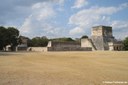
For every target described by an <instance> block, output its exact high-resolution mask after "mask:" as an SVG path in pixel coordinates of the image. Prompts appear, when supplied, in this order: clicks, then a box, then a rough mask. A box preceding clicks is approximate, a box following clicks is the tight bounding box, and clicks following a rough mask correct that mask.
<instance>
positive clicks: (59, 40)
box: [50, 37, 75, 42]
mask: <svg viewBox="0 0 128 85" xmlns="http://www.w3.org/2000/svg"><path fill="white" fill-rule="evenodd" d="M50 40H52V41H57V42H68V41H69V42H70V41H71V42H74V41H75V40H73V39H72V38H70V37H67V38H66V37H64V38H54V39H50Z"/></svg>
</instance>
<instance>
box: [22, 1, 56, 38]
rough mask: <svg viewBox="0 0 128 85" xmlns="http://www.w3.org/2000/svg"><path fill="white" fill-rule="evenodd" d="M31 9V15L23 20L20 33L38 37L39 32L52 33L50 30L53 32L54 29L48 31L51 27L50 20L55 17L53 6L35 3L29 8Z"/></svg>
mask: <svg viewBox="0 0 128 85" xmlns="http://www.w3.org/2000/svg"><path fill="white" fill-rule="evenodd" d="M31 9H32V13H31V14H30V16H29V17H27V18H26V19H25V21H24V23H23V25H22V26H21V28H20V31H21V33H22V34H23V35H31V36H32V35H33V34H37V36H40V35H41V32H43V33H44V32H45V33H47V32H49V33H53V32H51V30H54V29H55V28H53V29H50V28H51V27H50V26H53V25H52V24H51V21H50V20H52V19H53V18H54V17H55V15H56V12H55V10H54V9H53V5H51V4H50V3H48V2H43V3H36V4H33V5H32V6H31ZM46 29H47V30H46Z"/></svg>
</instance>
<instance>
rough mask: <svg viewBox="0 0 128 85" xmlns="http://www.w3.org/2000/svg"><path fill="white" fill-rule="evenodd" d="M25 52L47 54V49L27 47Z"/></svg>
mask: <svg viewBox="0 0 128 85" xmlns="http://www.w3.org/2000/svg"><path fill="white" fill-rule="evenodd" d="M27 51H35V52H47V51H48V49H47V47H29V48H28V49H27Z"/></svg>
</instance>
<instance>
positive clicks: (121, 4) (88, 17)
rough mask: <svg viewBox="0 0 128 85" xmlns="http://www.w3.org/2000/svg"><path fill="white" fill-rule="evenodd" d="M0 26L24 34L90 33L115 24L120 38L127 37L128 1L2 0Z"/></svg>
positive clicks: (73, 35) (58, 35) (76, 36)
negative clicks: (98, 27) (8, 27)
mask: <svg viewBox="0 0 128 85" xmlns="http://www.w3.org/2000/svg"><path fill="white" fill-rule="evenodd" d="M1 2H2V3H0V25H2V26H14V27H16V28H18V29H19V30H20V33H21V35H23V36H28V37H30V38H32V37H35V36H47V37H48V38H55V37H72V38H80V37H81V36H82V35H88V36H91V29H92V27H93V26H97V25H106V26H112V27H113V35H114V36H115V37H116V38H118V39H123V38H125V37H126V36H128V0H1Z"/></svg>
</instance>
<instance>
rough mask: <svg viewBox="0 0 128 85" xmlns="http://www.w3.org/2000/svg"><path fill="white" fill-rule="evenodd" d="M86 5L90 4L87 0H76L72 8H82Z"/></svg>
mask: <svg viewBox="0 0 128 85" xmlns="http://www.w3.org/2000/svg"><path fill="white" fill-rule="evenodd" d="M85 5H88V1H87V0H76V2H75V3H74V6H73V7H72V8H81V7H83V6H85Z"/></svg>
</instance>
